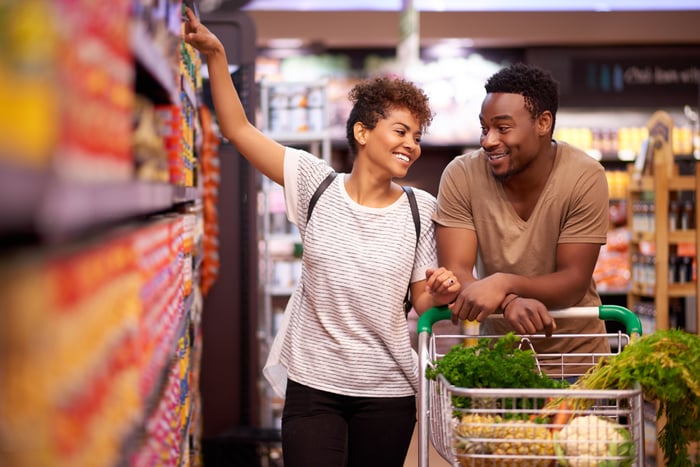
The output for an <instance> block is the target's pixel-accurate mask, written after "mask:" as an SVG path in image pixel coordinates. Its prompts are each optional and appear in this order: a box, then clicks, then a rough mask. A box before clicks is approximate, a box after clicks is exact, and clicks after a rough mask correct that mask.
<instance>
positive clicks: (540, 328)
mask: <svg viewBox="0 0 700 467" xmlns="http://www.w3.org/2000/svg"><path fill="white" fill-rule="evenodd" d="M503 318H504V319H505V320H506V321H507V322H508V323H509V324H510V325H511V326H512V327H513V329H514V330H515V331H516V332H517V333H519V334H535V333H537V332H544V334H545V335H547V336H551V335H552V333H553V332H554V331H555V330H556V329H557V325H556V323H555V322H554V319H553V318H552V316H551V315H550V314H549V311H547V307H545V306H544V304H543V303H542V302H540V301H539V300H535V299H534V298H523V297H517V298H515V299H513V300H511V301H509V302H508V303H507V304H506V306H505V309H504V310H503Z"/></svg>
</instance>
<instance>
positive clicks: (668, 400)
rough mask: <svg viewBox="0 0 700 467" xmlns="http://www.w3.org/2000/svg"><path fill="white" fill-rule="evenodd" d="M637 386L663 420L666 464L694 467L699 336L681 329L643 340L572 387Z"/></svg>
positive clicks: (699, 412) (699, 414) (699, 436)
mask: <svg viewBox="0 0 700 467" xmlns="http://www.w3.org/2000/svg"><path fill="white" fill-rule="evenodd" d="M637 383H639V385H640V386H641V388H642V392H643V393H644V397H645V398H646V399H647V400H650V401H658V403H659V405H658V411H657V417H658V418H659V419H662V417H663V418H665V423H664V425H663V427H662V429H661V432H660V433H659V445H660V447H661V449H662V450H663V451H664V458H665V460H666V465H667V466H670V467H681V466H690V465H693V464H692V461H691V460H690V457H689V454H688V447H689V444H690V443H691V442H695V441H700V336H698V335H695V334H690V333H688V332H685V331H683V330H680V329H668V330H659V331H656V332H654V333H653V334H648V335H645V336H642V337H640V338H638V339H636V340H634V341H633V342H631V343H630V344H628V345H627V346H625V348H624V349H623V350H622V351H621V352H620V353H619V354H617V355H614V356H612V357H609V358H606V359H603V360H601V361H599V363H598V364H597V365H596V366H594V367H593V368H591V369H590V370H589V371H588V372H587V373H586V374H585V375H583V376H582V377H581V378H579V380H578V381H577V382H576V383H575V384H574V385H573V386H572V387H573V388H583V389H630V388H633V387H634V386H635V384H637Z"/></svg>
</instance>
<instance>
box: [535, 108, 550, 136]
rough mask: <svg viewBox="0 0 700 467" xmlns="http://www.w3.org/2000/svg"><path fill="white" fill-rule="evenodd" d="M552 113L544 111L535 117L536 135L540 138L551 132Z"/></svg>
mask: <svg viewBox="0 0 700 467" xmlns="http://www.w3.org/2000/svg"><path fill="white" fill-rule="evenodd" d="M552 120H553V118H552V112H550V111H549V110H545V111H544V112H542V113H541V114H540V116H539V117H537V133H539V135H540V136H546V135H549V134H551V132H552Z"/></svg>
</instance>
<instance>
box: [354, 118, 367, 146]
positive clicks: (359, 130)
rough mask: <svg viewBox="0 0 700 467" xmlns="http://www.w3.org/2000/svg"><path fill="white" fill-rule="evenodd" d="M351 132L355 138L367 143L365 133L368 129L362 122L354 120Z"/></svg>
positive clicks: (361, 142) (363, 143)
mask: <svg viewBox="0 0 700 467" xmlns="http://www.w3.org/2000/svg"><path fill="white" fill-rule="evenodd" d="M352 131H353V134H354V135H355V140H356V141H357V142H358V143H359V144H361V145H363V146H364V145H365V143H367V134H368V130H367V127H365V126H364V125H363V124H362V122H355V125H353V127H352Z"/></svg>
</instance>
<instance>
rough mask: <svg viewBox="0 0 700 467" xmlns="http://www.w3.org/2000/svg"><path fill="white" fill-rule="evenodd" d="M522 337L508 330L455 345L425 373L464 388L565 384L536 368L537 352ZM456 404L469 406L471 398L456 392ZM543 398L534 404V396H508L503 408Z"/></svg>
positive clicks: (428, 376)
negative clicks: (522, 346)
mask: <svg viewBox="0 0 700 467" xmlns="http://www.w3.org/2000/svg"><path fill="white" fill-rule="evenodd" d="M519 342H520V338H519V337H518V336H516V335H515V334H514V333H512V332H511V333H508V334H506V335H505V336H503V337H501V338H499V339H495V340H494V339H492V338H488V337H482V338H480V339H479V340H478V341H477V345H476V346H472V347H467V346H464V345H455V346H453V347H452V348H450V350H449V352H447V353H446V354H445V355H444V356H443V358H441V359H439V360H437V362H434V366H433V367H428V368H427V370H426V377H427V378H428V379H433V380H434V379H436V378H437V375H438V374H442V375H443V376H444V377H445V379H447V381H449V382H450V384H452V385H454V386H457V387H462V388H496V389H503V388H547V389H552V388H565V387H567V386H568V383H567V382H566V381H559V380H554V379H550V378H548V377H547V376H546V375H543V374H541V373H540V372H539V371H538V369H537V362H536V361H535V358H534V352H533V351H532V350H529V349H519V348H518V344H519ZM452 399H453V400H452V403H453V404H454V406H455V407H456V408H470V407H471V406H472V401H471V400H470V398H466V397H458V396H455V397H453V398H452ZM543 402H544V401H537V404H533V401H532V400H531V399H523V398H519V399H517V400H516V401H513V400H506V401H505V404H506V406H505V407H503V408H514V407H513V406H516V405H517V407H518V408H521V409H528V408H535V407H532V405H537V406H538V407H541V406H542V405H543ZM528 405H530V407H528Z"/></svg>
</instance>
